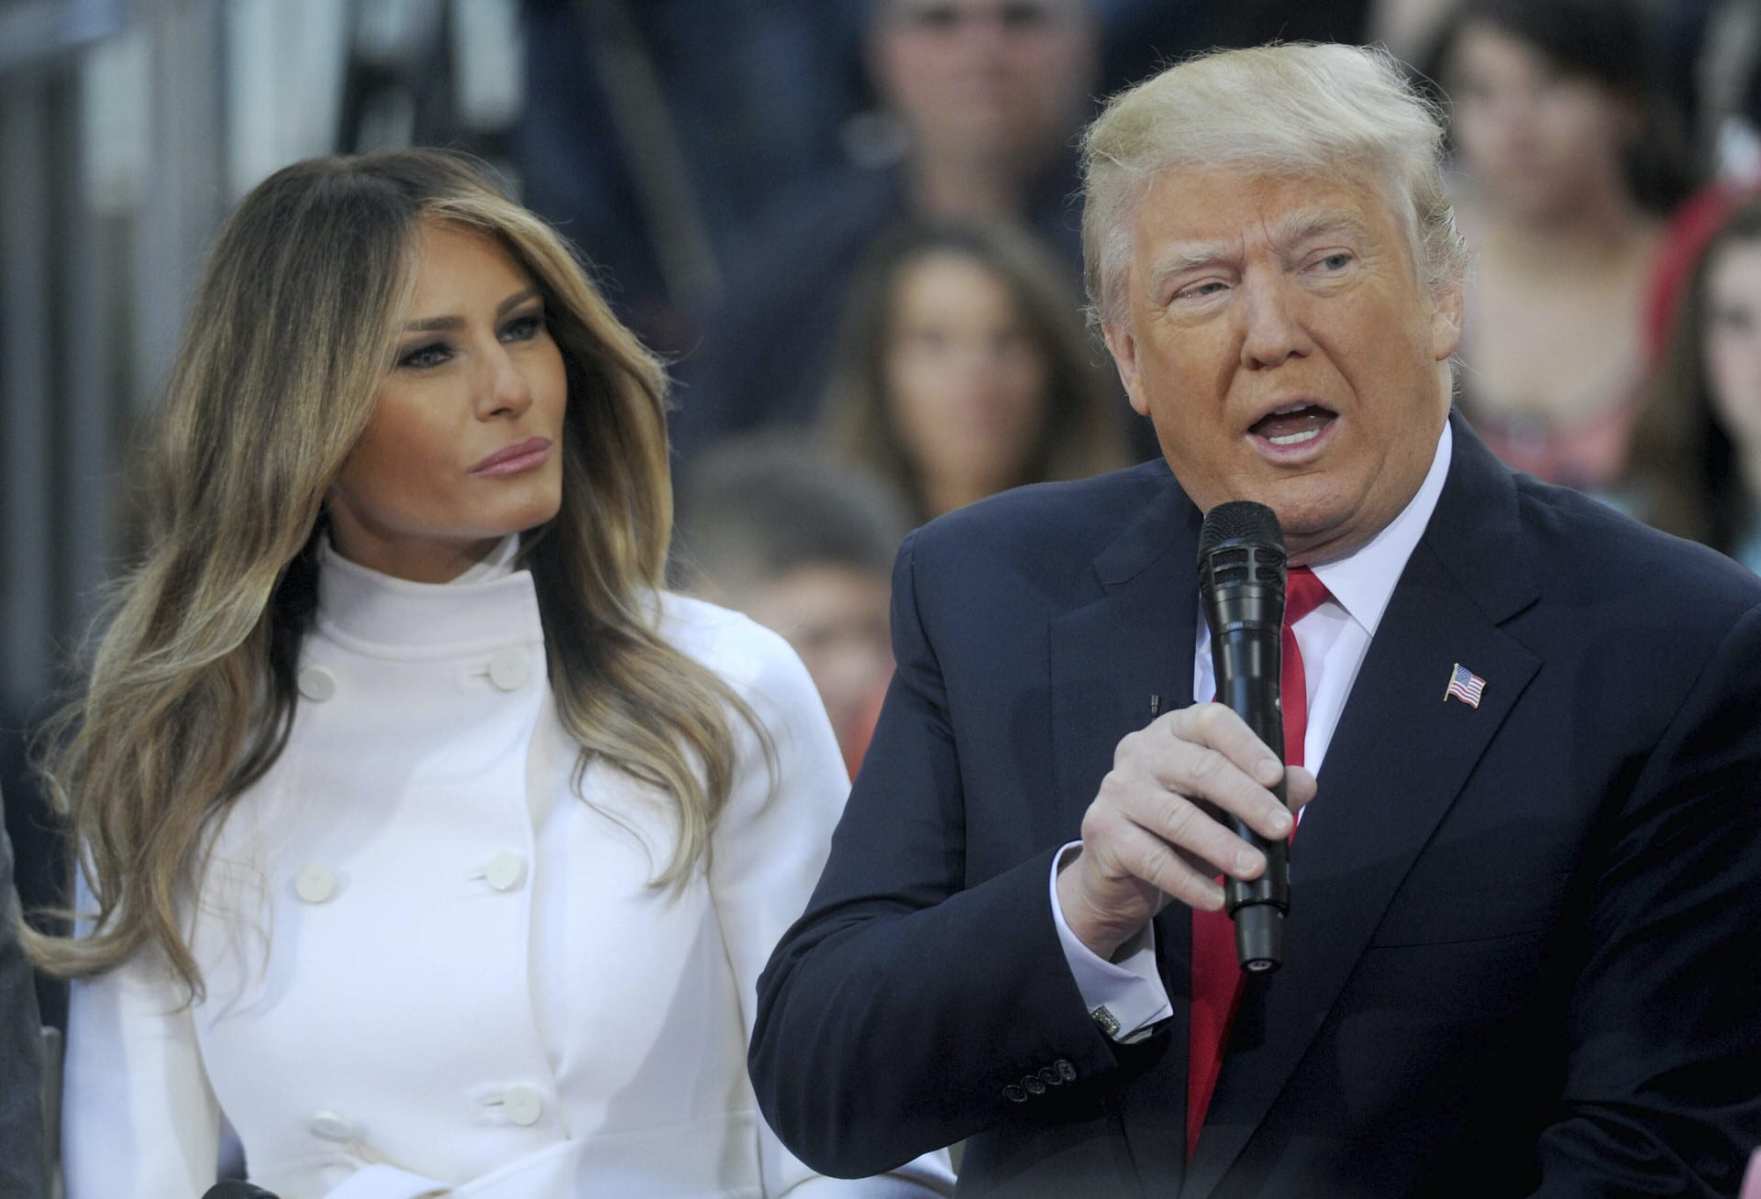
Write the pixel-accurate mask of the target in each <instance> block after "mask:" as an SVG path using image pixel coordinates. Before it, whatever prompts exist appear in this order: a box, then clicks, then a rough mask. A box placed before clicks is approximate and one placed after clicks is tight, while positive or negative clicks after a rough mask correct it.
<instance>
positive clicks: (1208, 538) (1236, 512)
mask: <svg viewBox="0 0 1761 1199" xmlns="http://www.w3.org/2000/svg"><path fill="white" fill-rule="evenodd" d="M1285 565H1286V562H1285V557H1284V534H1283V531H1282V530H1280V529H1279V528H1278V517H1277V516H1276V515H1275V514H1274V513H1273V512H1272V510H1271V509H1270V508H1268V507H1266V506H1265V505H1264V504H1255V503H1252V502H1251V501H1246V500H1242V501H1237V502H1234V503H1228V504H1218V505H1217V506H1216V507H1215V508H1212V509H1211V510H1210V511H1209V512H1207V513H1205V523H1204V528H1203V529H1201V530H1200V532H1199V537H1198V580H1199V596H1200V602H1202V603H1203V604H1204V609H1205V623H1206V624H1208V625H1209V626H1210V629H1211V664H1212V666H1213V668H1214V669H1215V672H1216V676H1217V702H1218V703H1221V704H1224V705H1227V706H1228V707H1229V708H1230V710H1232V711H1233V712H1234V713H1235V714H1236V715H1237V716H1239V717H1241V719H1242V720H1244V721H1246V722H1247V727H1248V728H1250V729H1252V730H1253V731H1254V732H1255V733H1256V734H1257V735H1258V736H1259V739H1260V740H1261V741H1264V742H1265V743H1266V745H1267V747H1268V748H1270V749H1271V751H1272V753H1273V754H1275V755H1276V756H1277V758H1278V761H1279V762H1280V763H1282V762H1283V761H1284V713H1283V710H1282V709H1281V708H1280V706H1279V699H1278V689H1279V680H1280V679H1281V678H1282V677H1283V676H1282V673H1281V672H1282V668H1283V642H1282V640H1281V638H1282V633H1283V628H1284V576H1285ZM1272 793H1273V794H1274V795H1276V796H1277V797H1278V799H1279V800H1280V802H1288V800H1287V799H1286V796H1285V794H1284V783H1283V780H1279V783H1278V785H1277V786H1276V787H1274V788H1272ZM1225 823H1227V824H1228V825H1229V827H1230V829H1231V830H1232V831H1233V832H1234V833H1235V835H1236V836H1238V837H1240V838H1241V839H1242V840H1243V841H1246V842H1247V843H1248V844H1249V845H1252V846H1253V847H1254V848H1255V849H1258V850H1259V851H1260V852H1261V853H1263V854H1265V855H1266V870H1265V873H1264V874H1262V875H1260V877H1259V878H1257V879H1254V880H1253V881H1252V882H1243V881H1242V880H1240V879H1237V878H1229V877H1227V876H1225V877H1226V881H1225V883H1224V887H1223V902H1224V906H1225V908H1226V909H1227V910H1228V912H1229V915H1230V917H1231V918H1232V919H1233V920H1234V921H1235V952H1236V955H1237V957H1238V958H1239V959H1240V961H1241V968H1242V969H1243V970H1249V971H1253V972H1254V973H1268V972H1270V971H1273V970H1276V969H1277V968H1278V967H1279V966H1280V965H1281V964H1282V963H1283V961H1284V914H1285V913H1286V912H1288V911H1289V910H1290V849H1289V846H1288V844H1287V843H1286V842H1285V841H1283V840H1277V841H1275V842H1272V841H1267V840H1266V839H1265V838H1264V837H1262V836H1260V835H1259V834H1258V833H1257V832H1255V831H1254V830H1253V829H1252V828H1250V827H1248V826H1247V824H1245V823H1244V822H1242V821H1241V820H1240V819H1238V818H1236V817H1233V816H1231V817H1228V818H1227V819H1226V820H1225Z"/></svg>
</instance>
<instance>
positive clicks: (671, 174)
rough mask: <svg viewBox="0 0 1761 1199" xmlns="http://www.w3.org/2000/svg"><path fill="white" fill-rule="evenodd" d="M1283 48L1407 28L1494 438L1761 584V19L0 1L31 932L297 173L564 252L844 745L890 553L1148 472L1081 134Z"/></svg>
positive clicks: (685, 563) (1144, 2)
mask: <svg viewBox="0 0 1761 1199" xmlns="http://www.w3.org/2000/svg"><path fill="white" fill-rule="evenodd" d="M1272 38H1284V39H1292V40H1294V39H1318V40H1340V41H1353V42H1374V43H1381V44H1384V45H1386V46H1388V47H1389V48H1390V50H1391V51H1392V52H1393V53H1395V54H1396V55H1397V56H1399V57H1400V58H1401V59H1402V60H1404V61H1405V62H1407V63H1408V64H1410V65H1411V67H1412V68H1413V69H1414V70H1415V71H1417V72H1421V73H1423V74H1424V75H1425V76H1426V77H1427V78H1428V79H1429V80H1431V81H1432V84H1433V86H1434V87H1435V88H1436V89H1437V91H1438V95H1439V97H1440V99H1444V100H1445V101H1447V102H1449V103H1450V104H1451V106H1452V107H1451V112H1452V146H1453V154H1454V157H1455V176H1454V185H1455V187H1456V188H1457V193H1458V199H1459V209H1460V214H1461V220H1462V224H1463V227H1464V230H1465V231H1466V232H1467V234H1468V237H1469V239H1470V242H1471V244H1472V246H1473V248H1474V249H1475V252H1476V255H1477V265H1476V272H1475V276H1474V283H1473V292H1472V295H1471V297H1470V323H1469V327H1468V333H1467V342H1466V345H1465V347H1464V349H1463V353H1462V360H1463V369H1462V370H1461V372H1460V377H1461V394H1460V397H1459V402H1460V404H1461V406H1462V407H1463V409H1464V410H1465V411H1466V412H1467V413H1468V414H1469V415H1470V417H1471V418H1472V419H1473V421H1474V423H1475V425H1476V427H1477V428H1479V429H1480V430H1481V431H1482V433H1483V435H1485V436H1486V437H1487V438H1488V440H1490V441H1491V442H1492V443H1493V445H1494V447H1495V448H1496V449H1497V450H1498V451H1499V452H1500V453H1501V454H1503V455H1504V456H1505V457H1506V458H1507V460H1509V461H1511V462H1512V463H1513V464H1515V465H1517V466H1519V467H1520V468H1521V469H1525V470H1529V471H1532V472H1534V473H1536V474H1539V475H1541V476H1543V477H1546V478H1550V479H1553V480H1556V481H1559V482H1562V483H1565V484H1567V485H1570V486H1577V487H1582V488H1584V489H1586V490H1589V491H1592V492H1594V493H1595V494H1597V495H1599V496H1601V497H1602V498H1604V499H1606V500H1608V501H1609V502H1610V503H1614V504H1617V505H1619V506H1622V507H1624V508H1626V509H1627V510H1629V511H1631V512H1633V513H1634V514H1635V515H1638V516H1640V517H1641V518H1644V519H1650V520H1654V521H1656V522H1657V523H1659V524H1662V525H1664V526H1665V527H1669V528H1671V529H1672V530H1674V531H1677V532H1680V533H1682V534H1684V535H1687V536H1693V537H1697V538H1700V539H1702V540H1705V541H1707V542H1708V543H1710V544H1713V545H1714V546H1716V547H1717V548H1719V549H1721V550H1723V551H1725V552H1727V553H1730V554H1732V555H1733V556H1736V557H1739V558H1743V559H1744V560H1746V561H1748V562H1749V563H1750V564H1751V565H1752V566H1755V567H1757V568H1761V520H1758V519H1757V513H1758V512H1761V349H1758V348H1757V347H1758V346H1761V216H1758V215H1757V214H1756V213H1755V212H1753V211H1751V207H1752V206H1750V205H1749V204H1748V197H1749V192H1748V191H1747V189H1748V188H1749V187H1751V186H1752V185H1753V182H1754V180H1755V179H1756V177H1757V176H1758V175H1761V138H1758V137H1757V111H1758V108H1761V77H1758V72H1757V61H1758V57H1761V3H1758V2H1757V0H1633V2H1632V3H1630V4H1629V3H1623V2H1622V0H1504V2H1498V0H1282V2H1280V0H524V2H522V0H0V455H3V458H4V466H3V472H4V473H3V476H0V477H3V479H4V503H3V506H0V707H3V710H4V716H3V719H0V727H3V728H4V730H5V733H4V752H5V761H4V766H5V775H4V778H3V780H0V782H3V785H4V787H5V790H6V795H7V804H6V808H7V822H8V825H9V827H10V829H11V832H12V836H13V840H14V843H15V844H16V845H17V846H18V849H19V857H20V863H19V880H20V890H21V892H22V893H23V894H24V896H25V899H26V903H27V905H32V904H36V903H42V902H46V901H49V900H51V899H53V897H54V896H55V893H56V880H55V877H54V871H53V869H52V861H53V859H54V856H55V855H54V854H53V853H51V852H50V851H49V849H48V846H49V840H48V839H47V837H46V836H45V835H44V833H43V831H42V825H43V818H42V813H41V811H40V807H39V806H38V801H37V800H36V798H34V796H33V791H32V787H31V784H30V781H29V779H28V776H27V773H26V771H25V769H24V766H23V763H22V753H23V750H22V746H23V743H24V731H25V730H26V729H27V728H28V727H29V726H30V724H31V723H32V722H33V721H34V720H36V719H38V718H39V717H40V716H41V714H42V713H43V711H44V710H45V706H46V705H47V704H49V703H50V702H52V697H53V696H54V694H55V693H56V691H57V688H58V687H61V686H64V685H65V684H66V683H67V682H68V676H67V674H66V672H67V670H68V669H69V668H70V667H71V666H72V665H73V664H74V663H75V662H76V660H77V656H76V655H77V648H78V644H79V642H80V640H81V638H82V636H83V634H84V633H85V631H86V629H87V626H88V625H89V623H90V622H91V620H92V618H93V615H94V613H95V612H96V611H97V607H96V604H97V600H98V598H99V596H100V594H101V591H102V587H103V585H104V583H105V582H106V580H107V579H109V578H112V577H113V576H114V575H115V573H116V572H117V571H118V570H119V569H120V568H122V567H123V566H125V565H126V563H127V561H128V559H129V555H130V553H131V552H132V551H133V550H134V549H135V548H137V547H135V546H134V545H133V544H132V540H131V538H132V537H133V536H134V533H133V529H132V525H131V520H130V513H131V507H132V505H131V490H130V487H131V478H130V473H131V472H130V466H129V462H130V454H129V450H130V447H131V445H132V443H133V442H134V441H135V440H136V439H137V437H138V436H139V434H140V431H141V429H142V427H143V425H144V422H145V421H146V420H147V419H148V418H149V417H150V415H151V413H152V412H153V410H154V407H155V404H156V402H157V396H158V392H159V388H160V387H161V385H162V381H163V379H164V377H165V374H166V370H167V366H168V364H169V362H170V360H171V358H172V356H173V354H174V353H175V348H176V342H177V338H178V334H179V329H180V324H181V321H182V319H183V313H184V311H185V307H186V304H187V301H188V299H189V296H190V292H191V288H192V285H193V282H194V280H195V279H196V277H197V275H198V272H199V270H200V267H201V263H202V256H203V252H204V249H205V247H206V245H207V244H208V242H209V240H210V239H211V237H212V236H213V234H214V232H215V230H216V228H217V226H218V224H219V222H220V221H221V219H222V218H223V216H224V215H225V213H226V212H227V211H228V209H229V207H230V206H231V205H232V204H234V203H235V202H236V201H237V200H238V199H239V198H240V197H241V196H242V195H243V194H244V192H246V191H247V190H248V189H249V188H250V187H252V186H253V185H254V184H255V183H257V182H258V181H259V180H261V179H262V178H263V177H264V176H265V175H267V174H268V173H270V172H271V171H273V170H275V169H276V168H278V167H280V166H282V165H284V164H286V163H288V162H290V161H293V160H295V159H298V158H303V157H307V156H311V155H317V154H327V153H337V152H358V151H368V150H374V149H380V148H389V147H399V146H408V145H443V146H451V147H456V148H461V149H465V150H469V151H471V152H473V153H475V154H477V155H480V156H481V157H483V158H484V159H486V160H488V161H489V162H490V163H492V164H493V165H494V166H495V167H496V168H497V169H498V170H499V171H501V172H502V174H503V175H504V177H505V178H506V179H507V180H508V182H509V185H510V187H511V188H512V190H513V191H514V192H515V194H516V195H517V196H519V197H520V198H521V199H522V200H523V201H524V202H525V203H527V204H528V205H530V206H531V207H533V208H535V209H536V210H538V211H539V212H540V213H542V214H543V215H545V216H546V217H548V218H549V219H551V220H552V221H554V222H555V223H556V224H557V225H558V226H559V227H560V228H561V229H562V230H563V232H564V233H565V234H566V235H567V236H568V237H569V238H570V239H571V240H572V241H573V242H574V244H575V245H576V246H577V247H578V249H579V250H580V252H581V253H582V254H583V256H584V257H585V258H586V259H587V260H588V261H589V262H590V263H591V264H592V265H593V267H594V271H595V275H596V277H597V278H598V280H599V281H600V283H601V285H602V286H603V287H604V288H605V289H606V291H607V292H608V294H609V295H610V297H611V299H612V301H613V303H614V305H615V306H616V307H617V309H618V310H619V311H620V313H621V314H622V315H623V316H624V318H625V319H626V320H627V321H628V322H629V323H630V324H632V325H633V326H634V327H635V328H636V329H637V330H639V331H640V332H641V334H642V335H643V336H644V338H645V339H647V340H648V342H649V343H650V344H651V345H653V346H655V347H656V348H657V349H659V350H660V351H662V352H663V353H664V354H665V355H666V356H667V357H668V358H669V359H670V360H671V361H672V362H673V364H674V371H673V373H674V376H675V378H676V380H677V382H678V387H677V395H676V402H677V413H676V416H675V422H674V434H675V445H676V450H675V462H676V469H677V478H678V481H679V491H680V523H681V527H680V552H679V563H678V568H677V578H678V582H679V585H680V586H685V587H691V588H693V589H695V590H698V591H701V592H702V593H704V594H706V595H710V596H713V597H715V598H717V599H719V600H720V601H721V602H724V603H728V604H730V605H733V606H737V607H742V608H744V609H746V610H748V611H750V612H752V613H753V614H754V615H755V616H757V617H758V618H759V619H762V620H765V621H766V622H767V623H771V624H773V625H774V626H775V627H777V628H779V629H780V630H781V631H783V632H784V633H785V635H788V636H789V637H790V638H791V640H792V641H794V643H795V644H796V646H797V648H798V649H800V651H801V653H802V655H803V657H804V658H805V659H806V660H807V661H808V663H809V666H810V668H811V669H812V670H813V672H814V674H815V677H816V679H817V680H818V681H819V682H820V685H821V688H822V691H823V692H824V694H825V695H826V698H827V702H828V706H829V707H830V709H831V711H832V713H833V716H834V719H835V721H836V723H837V725H838V729H839V732H840V736H841V737H842V738H843V739H844V745H845V751H846V755H847V756H848V758H849V760H850V761H851V763H852V765H854V764H855V763H856V762H857V761H859V759H860V755H861V749H862V745H863V743H864V741H865V735H866V734H865V730H866V728H867V726H868V724H870V723H871V722H872V719H873V714H874V707H875V705H876V704H877V703H878V693H879V689H880V687H881V686H882V685H884V681H885V678H886V675H887V673H888V671H889V670H890V659H889V658H888V656H887V646H886V634H885V614H886V587H887V563H888V560H889V558H890V555H891V551H892V549H893V548H894V547H895V546H896V544H897V541H898V539H899V537H901V536H902V535H903V533H904V532H905V531H906V530H907V529H908V528H909V527H910V526H911V525H912V524H915V523H918V522H920V521H922V520H925V519H928V518H930V517H932V516H934V515H936V514H937V513H939V512H942V511H946V510H947V509H949V508H952V507H956V506H958V505H960V504H963V503H967V502H970V501H972V500H974V499H977V498H980V497H981V496H983V495H986V494H989V493H990V492H993V491H996V490H1000V489H1002V488H1004V487H1009V486H1014V485H1016V484H1020V483H1025V482H1032V481H1036V480H1040V479H1048V478H1057V477H1070V476H1074V475H1080V474H1084V473H1089V472H1092V471H1097V470H1102V469H1107V468H1110V467H1112V466H1116V465H1121V464H1124V463H1127V462H1130V461H1133V460H1138V459H1141V458H1143V457H1146V456H1148V455H1150V454H1153V453H1154V452H1155V446H1154V441H1153V437H1152V436H1151V435H1150V434H1149V431H1148V430H1147V428H1145V427H1144V426H1143V425H1142V424H1141V422H1139V421H1137V419H1136V418H1135V417H1133V416H1132V415H1131V414H1130V412H1129V410H1128V409H1127V408H1126V406H1125V404H1124V402H1123V400H1122V398H1121V397H1120V395H1119V392H1118V386H1117V382H1116V379H1115V377H1114V375H1113V374H1112V372H1111V368H1110V365H1109V364H1108V363H1107V361H1106V359H1105V356H1104V353H1103V352H1102V351H1101V349H1100V347H1099V344H1098V342H1097V341H1095V340H1094V339H1093V338H1092V336H1091V335H1090V334H1089V333H1088V332H1087V331H1086V329H1085V328H1084V325H1083V319H1082V315H1081V305H1082V296H1081V291H1080V285H1079V271H1080V251H1079V246H1078V238H1077V228H1078V223H1079V219H1080V211H1079V207H1078V200H1077V197H1076V195H1075V187H1076V174H1075V141H1076V137H1077V135H1078V132H1079V130H1080V129H1081V127H1082V125H1083V123H1084V122H1085V121H1086V120H1087V119H1088V118H1089V117H1090V116H1091V115H1092V114H1093V112H1094V111H1095V108H1096V105H1097V103H1098V101H1099V100H1100V99H1101V98H1103V97H1105V96H1106V95H1107V94H1109V93H1111V92H1113V91H1116V90H1118V89H1119V88H1121V87H1124V86H1126V85H1128V84H1130V83H1132V82H1133V81H1135V80H1138V79H1141V78H1143V77H1144V76H1145V75H1146V74H1148V73H1149V72H1151V71H1153V70H1154V69H1155V68H1156V66H1157V65H1158V64H1159V63H1164V62H1167V61H1170V60H1174V59H1178V58H1179V57H1181V56H1183V55H1186V54H1188V53H1191V52H1194V51H1197V50H1202V49H1205V48H1208V47H1212V46H1228V45H1250V44H1255V43H1258V42H1262V41H1265V40H1269V39H1272ZM46 1003H47V1006H48V1007H49V1014H50V1015H51V1017H52V1018H58V1006H57V1004H56V1001H55V999H54V997H53V996H49V995H47V994H46Z"/></svg>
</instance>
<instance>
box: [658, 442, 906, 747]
mask: <svg viewBox="0 0 1761 1199" xmlns="http://www.w3.org/2000/svg"><path fill="white" fill-rule="evenodd" d="M910 527H911V526H910V521H909V519H908V518H907V516H906V510H905V504H904V501H903V499H902V498H901V497H900V496H899V495H898V494H897V492H895V491H894V490H893V489H892V488H891V487H889V486H887V485H886V484H885V483H883V482H881V480H879V479H878V478H875V477H874V476H873V475H871V474H870V473H869V472H867V471H864V470H861V469H853V468H852V467H850V466H849V465H847V464H842V463H834V462H831V461H829V460H827V459H825V458H822V457H820V456H818V455H817V454H816V453H815V451H814V447H813V446H812V445H811V444H810V443H807V442H805V441H803V440H801V439H799V438H796V437H791V436H778V435H773V434H761V435H759V436H756V437H748V438H740V439H737V440H735V441H731V442H727V443H724V444H722V445H720V446H717V447H716V448H715V449H713V450H710V451H709V452H708V453H707V454H705V455H704V456H703V458H702V459H701V460H700V461H699V462H698V465H697V469H696V470H694V471H693V472H692V474H691V478H690V480H689V482H688V483H687V484H686V485H685V486H684V488H683V489H682V491H681V494H680V497H679V531H678V537H677V538H676V541H675V545H676V547H677V548H676V552H675V558H676V560H677V561H678V562H679V564H680V567H681V570H680V573H681V575H682V578H683V580H684V586H685V590H687V591H688V592H690V593H692V594H695V595H699V596H701V597H702V598H704V599H706V600H709V601H710V602H711V603H716V604H721V605H723V606H724V607H728V608H732V609H734V610H735V611H737V612H744V613H745V614H746V615H747V616H750V617H751V618H752V619H753V620H755V621H757V622H758V623H759V624H761V625H764V626H765V627H766V628H769V629H773V630H775V631H776V632H778V633H781V634H782V635H783V636H784V638H786V639H787V640H788V642H789V644H790V645H792V646H794V648H795V652H796V653H798V654H800V655H801V660H802V662H804V663H806V665H807V673H809V674H810V675H812V676H813V682H814V685H815V686H816V687H818V688H819V697H820V698H821V699H822V700H824V701H825V706H826V711H827V712H828V713H830V715H831V718H832V729H833V731H834V732H836V733H837V735H838V744H839V745H840V746H841V747H842V748H843V750H844V761H845V764H846V765H847V766H848V767H849V768H850V771H851V773H852V774H854V773H855V771H856V768H857V766H858V765H859V764H860V762H861V759H862V752H861V751H862V749H863V748H864V747H866V745H867V744H868V738H869V734H870V733H871V732H872V731H873V724H874V717H875V714H876V712H877V710H878V707H879V700H880V696H881V694H882V693H883V692H884V691H885V690H886V685H887V680H888V679H889V678H891V677H892V673H893V649H892V642H891V640H890V638H889V634H888V628H887V609H888V603H889V600H890V596H891V592H892V569H893V556H894V554H895V553H897V552H898V549H899V543H900V542H901V541H903V540H904V538H905V534H906V533H908V532H910Z"/></svg>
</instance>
